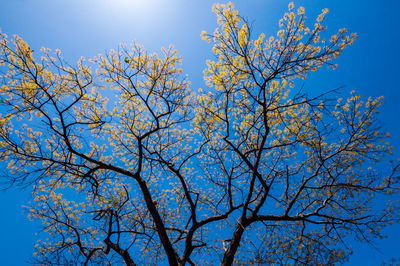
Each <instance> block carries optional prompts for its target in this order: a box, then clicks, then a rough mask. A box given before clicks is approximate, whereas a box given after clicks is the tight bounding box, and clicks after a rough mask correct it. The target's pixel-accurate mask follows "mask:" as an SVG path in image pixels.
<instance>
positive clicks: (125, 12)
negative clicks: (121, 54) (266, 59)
mask: <svg viewBox="0 0 400 266" xmlns="http://www.w3.org/2000/svg"><path fill="white" fill-rule="evenodd" d="M213 2H214V1H209V0H201V1H187V0H168V1H167V0H68V1H65V0H0V28H1V29H2V31H3V32H4V33H7V34H8V35H13V34H17V35H19V36H21V37H22V38H23V39H24V40H25V41H27V42H28V43H29V44H30V46H31V47H32V49H33V50H39V49H40V48H41V47H43V46H44V47H47V48H51V49H56V48H59V49H60V50H61V51H62V53H63V56H64V59H66V60H67V61H68V62H70V63H73V62H75V61H76V60H77V59H78V58H79V57H80V56H85V57H86V58H90V57H93V56H95V55H97V54H99V53H104V52H105V51H106V50H109V49H112V48H116V47H117V45H118V44H119V43H127V42H130V41H132V40H136V42H137V43H139V44H143V45H144V46H145V47H146V48H147V49H148V50H149V51H155V52H157V51H159V50H160V48H161V47H162V46H164V47H166V46H169V45H170V44H173V45H174V46H175V47H176V48H177V49H178V51H179V52H180V55H182V56H183V58H184V59H183V60H184V61H183V62H184V71H185V72H186V73H187V74H188V75H189V79H190V80H191V82H192V88H193V89H197V88H198V87H205V85H204V83H203V77H202V71H203V68H204V66H205V60H206V59H207V58H209V57H210V56H211V52H210V47H209V45H208V44H207V43H205V42H203V41H201V39H200V33H201V31H202V30H207V31H208V32H212V31H213V30H214V28H215V26H216V21H215V16H214V14H213V13H212V12H211V5H212V3H213ZM222 2H226V1H222ZM233 2H234V3H235V5H236V7H237V8H238V9H239V12H240V13H241V15H243V16H245V17H247V18H248V20H249V21H251V22H253V25H254V30H255V33H260V32H265V33H266V35H267V36H268V35H275V32H276V29H277V25H278V21H279V19H280V17H281V16H282V15H283V13H284V12H285V10H286V9H287V5H288V3H289V1H286V0H245V1H233ZM294 2H295V4H296V6H299V5H303V6H305V8H306V13H307V16H308V17H309V21H310V23H312V19H313V18H315V16H316V15H317V14H318V13H319V12H320V11H321V9H322V8H325V7H327V8H329V9H330V14H329V15H328V17H327V20H326V24H327V25H328V27H329V29H330V30H332V31H335V30H337V29H338V28H342V27H347V28H349V31H350V32H357V33H358V35H359V38H358V40H357V41H356V42H355V44H354V45H353V46H352V47H350V48H348V49H347V50H346V51H345V52H344V53H343V54H342V56H341V58H340V59H339V60H338V63H339V68H338V69H337V70H336V71H330V70H325V71H320V72H318V73H315V74H313V75H311V77H310V79H308V80H307V81H306V82H305V87H306V88H307V90H309V91H311V92H318V91H324V90H329V89H334V88H337V87H341V86H344V87H345V88H344V90H345V91H346V90H348V91H350V90H353V89H354V90H356V92H358V93H360V94H362V95H364V96H380V95H384V96H385V99H386V104H385V106H384V107H383V109H382V112H381V114H380V117H379V119H380V120H381V122H382V124H383V126H384V128H385V129H386V130H387V131H388V132H390V133H391V134H392V139H391V142H392V144H393V146H394V152H395V155H397V157H399V156H400V148H399V144H400V123H399V122H400V119H399V114H400V112H399V106H398V104H399V100H400V89H399V85H398V84H399V82H398V78H399V74H398V72H399V65H398V64H399V63H398V62H400V54H399V52H398V44H399V43H400V30H399V28H400V22H399V20H398V18H397V17H398V14H397V12H398V10H399V9H400V1H395V0H388V1H378V0H374V1H373V0H351V1H338V0H306V1H294ZM383 170H384V169H383ZM28 201H29V191H28V190H25V191H20V190H15V189H12V190H9V191H7V192H4V193H2V192H0V265H4V266H8V265H10V266H18V265H26V263H25V261H26V260H27V259H28V257H29V256H30V254H31V252H32V247H33V244H34V240H35V236H34V233H35V232H36V231H37V229H38V228H37V225H35V224H34V223H32V222H29V221H28V220H27V218H26V214H24V213H22V207H21V206H22V205H24V204H26V203H27V202H28ZM385 232H386V234H387V235H388V238H387V239H385V240H383V241H377V242H376V247H377V248H378V249H379V250H380V251H377V250H375V249H374V248H372V247H370V246H368V245H365V244H361V245H360V244H357V243H350V244H351V246H353V248H354V255H353V257H352V258H351V259H350V261H349V263H348V265H379V264H380V263H381V262H383V261H386V262H387V261H388V260H389V259H390V258H392V257H395V258H398V257H400V250H399V248H398V246H399V245H398V239H399V238H400V225H395V226H392V227H390V228H387V229H386V230H385Z"/></svg>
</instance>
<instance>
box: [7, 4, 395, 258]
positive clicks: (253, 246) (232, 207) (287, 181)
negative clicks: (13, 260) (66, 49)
mask: <svg viewBox="0 0 400 266" xmlns="http://www.w3.org/2000/svg"><path fill="white" fill-rule="evenodd" d="M213 10H214V12H215V13H216V15H217V18H218V25H219V26H218V28H217V29H216V31H215V32H214V33H213V34H212V35H208V34H207V33H205V32H203V33H202V36H203V38H204V39H205V40H207V41H209V42H212V43H213V48H212V50H213V52H214V54H215V59H214V61H208V62H207V69H206V70H205V80H206V82H207V85H208V86H209V87H210V89H209V90H208V91H207V92H202V91H201V90H199V92H198V93H195V92H194V91H192V90H191V89H190V86H189V85H190V83H189V82H188V81H187V80H186V78H185V77H184V76H183V75H182V73H181V72H182V70H181V69H180V63H181V59H180V58H179V57H178V55H177V52H176V51H175V50H174V49H173V48H172V47H171V48H169V49H164V50H162V55H161V56H159V55H157V54H150V53H148V52H146V51H145V49H144V48H143V47H141V46H139V45H137V44H133V45H132V46H120V47H119V48H118V50H117V51H110V52H109V53H107V54H106V55H99V56H98V57H96V58H94V59H91V60H88V62H87V61H85V60H84V59H83V58H82V59H81V60H80V61H79V62H78V64H77V66H71V65H69V64H67V63H66V62H65V61H64V60H63V59H62V57H61V55H60V52H59V51H57V52H56V53H55V55H53V54H52V53H51V51H50V50H48V49H42V51H41V52H42V56H41V57H40V59H37V58H35V56H34V52H33V51H32V50H31V49H30V48H29V46H28V45H27V44H26V43H25V42H24V41H23V40H22V39H21V38H19V37H14V38H13V39H11V40H9V39H8V38H7V36H6V35H5V34H3V33H1V42H0V47H1V52H0V56H1V57H0V62H1V64H2V65H3V69H4V70H5V71H4V73H3V74H2V86H1V95H2V98H1V105H2V107H1V108H2V110H3V115H2V116H1V118H0V125H1V127H0V141H1V142H0V158H1V161H3V162H5V163H8V167H7V168H8V170H7V172H6V173H4V175H7V178H8V179H7V180H8V182H10V184H17V185H32V186H33V195H34V200H35V201H34V202H33V203H32V204H31V206H30V217H32V218H35V219H40V220H41V221H42V223H43V226H44V232H43V236H44V239H43V240H41V241H39V242H38V243H37V245H36V249H37V250H36V252H35V254H34V257H35V259H34V261H33V263H41V264H45V265H47V264H48V265H70V264H84V265H87V264H95V265H103V264H118V263H125V264H127V265H135V264H136V263H138V264H156V263H166V262H167V261H168V263H169V264H170V265H184V264H191V265H196V264H199V265H202V264H209V263H216V262H221V263H222V265H231V264H232V263H235V264H271V263H276V264H288V263H296V264H332V263H336V262H342V261H344V260H345V259H346V258H347V257H348V255H349V254H350V252H351V251H350V248H349V247H348V246H347V245H346V244H345V242H346V241H347V240H348V237H347V235H348V234H351V235H353V236H355V237H356V238H357V239H358V240H365V241H371V239H373V238H374V237H380V236H381V233H380V229H381V228H382V227H384V226H385V225H387V224H390V223H392V222H397V221H398V220H399V215H398V212H397V209H396V208H395V205H393V204H392V203H393V202H392V201H390V200H388V202H389V204H388V206H386V207H375V205H374V203H375V202H374V198H375V197H376V196H378V197H391V195H393V194H394V193H396V192H397V190H396V185H397V182H398V181H399V179H398V177H397V175H398V169H399V167H398V165H394V167H393V170H392V171H391V173H389V174H388V175H387V176H384V175H382V174H380V173H378V172H377V171H376V170H375V168H376V164H375V163H376V162H377V161H379V160H380V159H381V158H383V157H384V156H385V155H386V154H388V153H390V149H391V148H390V146H389V144H388V143H386V139H387V137H388V136H387V134H386V133H384V132H381V130H380V127H379V123H378V121H377V120H376V114H377V112H378V109H379V106H380V105H381V104H382V98H377V99H372V98H368V99H367V100H362V99H361V97H360V96H359V95H356V94H355V93H354V92H351V95H350V96H349V97H348V98H347V99H337V97H336V91H331V92H326V93H322V94H321V95H318V96H308V95H307V94H305V93H304V92H303V90H302V89H295V88H296V87H299V86H300V82H299V81H298V80H299V79H301V78H303V79H305V78H306V77H307V76H308V74H309V73H310V72H311V71H316V70H317V69H319V68H321V67H322V66H324V65H326V66H328V67H332V68H334V67H335V64H334V63H333V60H334V59H335V58H337V57H338V56H339V55H340V53H341V52H342V50H343V49H344V48H346V47H347V46H348V45H351V44H352V43H353V41H354V40H355V38H356V35H355V34H350V35H348V34H347V32H346V30H345V29H341V30H339V31H338V33H337V34H336V35H333V36H331V37H330V39H328V40H326V39H322V37H321V35H322V34H323V32H324V31H325V30H326V27H325V26H323V25H322V23H323V20H324V17H325V15H326V13H327V12H328V11H327V10H326V9H325V10H323V12H322V14H321V15H319V16H318V18H317V20H316V23H315V24H314V27H313V28H311V29H310V28H308V27H307V26H306V25H305V22H306V17H305V13H304V8H302V7H300V8H299V9H298V10H296V11H294V6H293V4H292V3H291V4H290V5H289V12H288V13H286V14H285V15H284V17H283V19H282V20H281V21H280V23H279V24H280V30H279V32H278V34H277V37H276V38H274V37H270V38H269V39H266V38H265V35H264V34H261V35H260V36H259V37H258V38H256V39H253V38H252V34H251V28H250V25H249V23H247V22H246V20H245V19H243V18H242V17H240V16H239V14H238V12H237V11H236V10H235V9H234V7H233V4H231V3H230V4H227V5H214V7H213ZM93 68H94V69H95V71H93ZM389 199H391V198H389ZM137 254H140V256H138V255H137Z"/></svg>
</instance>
